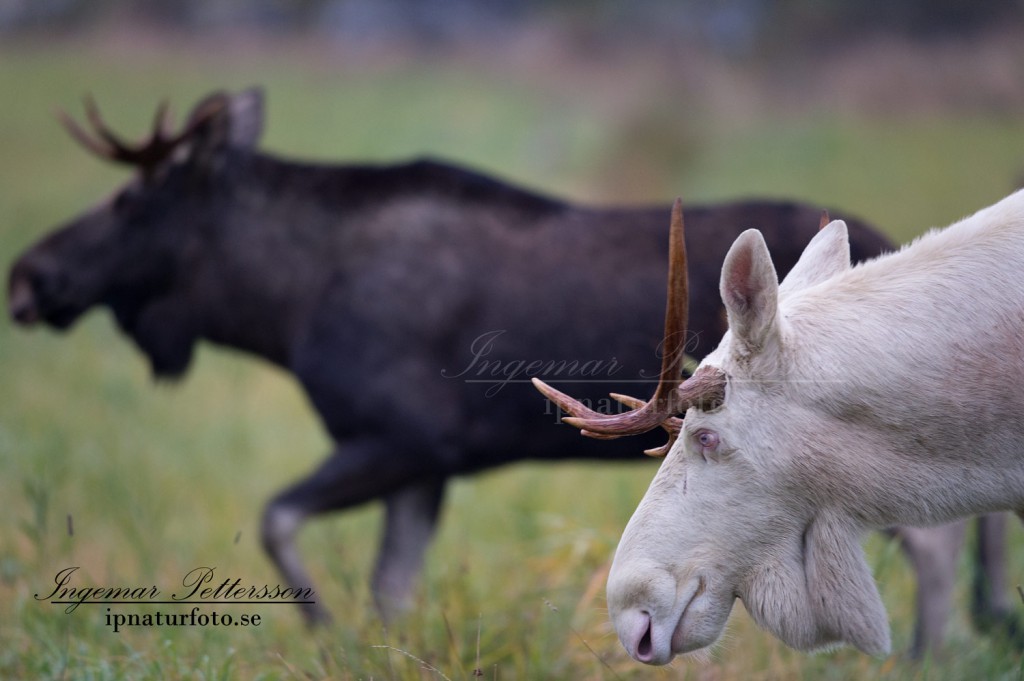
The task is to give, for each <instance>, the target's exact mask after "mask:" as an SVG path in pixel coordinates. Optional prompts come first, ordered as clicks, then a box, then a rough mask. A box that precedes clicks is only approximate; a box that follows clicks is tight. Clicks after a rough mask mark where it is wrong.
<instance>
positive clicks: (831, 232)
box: [779, 220, 850, 295]
mask: <svg viewBox="0 0 1024 681" xmlns="http://www.w3.org/2000/svg"><path fill="white" fill-rule="evenodd" d="M848 269H850V237H849V234H848V232H847V229H846V223H845V222H843V221H842V220H833V221H832V222H830V223H828V224H827V225H825V226H824V227H822V228H821V229H820V230H819V231H818V233H817V234H815V235H814V238H813V239H811V242H810V243H809V244H807V247H806V248H805V249H804V252H803V253H802V254H801V255H800V260H798V261H797V263H796V265H794V266H793V269H792V270H790V271H789V274H787V275H786V278H785V280H783V282H782V285H781V286H780V287H779V295H785V294H787V293H790V292H792V291H798V290H800V289H802V288H807V287H809V286H814V285H815V284H818V283H821V282H823V281H825V280H826V279H830V278H832V277H833V276H835V275H837V274H839V273H840V272H845V271H846V270H848Z"/></svg>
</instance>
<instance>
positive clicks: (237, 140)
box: [186, 87, 263, 163]
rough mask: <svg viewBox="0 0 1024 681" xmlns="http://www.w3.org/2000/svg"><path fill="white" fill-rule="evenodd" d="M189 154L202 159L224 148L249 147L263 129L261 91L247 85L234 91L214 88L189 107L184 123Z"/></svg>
mask: <svg viewBox="0 0 1024 681" xmlns="http://www.w3.org/2000/svg"><path fill="white" fill-rule="evenodd" d="M193 125H194V129H193V130H192V132H191V134H190V135H189V139H188V145H189V156H190V157H191V158H192V160H193V161H198V162H200V163H205V162H208V161H210V160H212V159H213V158H215V157H216V155H217V154H218V153H219V152H220V151H222V150H223V149H225V148H226V147H234V148H240V149H251V148H253V147H255V146H256V144H257V142H259V138H260V135H261V134H262V132H263V91H262V90H261V89H260V88H256V87H254V88H250V89H248V90H244V91H242V92H240V93H238V94H236V95H229V94H227V93H226V92H214V93H213V94H210V95H208V96H206V97H205V98H204V99H203V100H202V101H200V102H199V103H198V104H196V106H195V107H194V108H193V109H192V113H190V114H189V118H188V123H187V124H186V126H188V127H192V126H193Z"/></svg>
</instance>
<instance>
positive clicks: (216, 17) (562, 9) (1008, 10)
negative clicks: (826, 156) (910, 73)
mask: <svg viewBox="0 0 1024 681" xmlns="http://www.w3.org/2000/svg"><path fill="white" fill-rule="evenodd" d="M1022 9H1024V0H644V1H643V2H630V1H628V0H0V31H5V32H13V31H24V30H38V29H51V28H57V29H77V28H82V27H87V26H91V25H98V24H102V23H104V22H106V23H111V22H122V21H132V22H136V23H141V24H145V25H156V26H160V27H169V28H174V29H178V30H190V31H194V30H209V29H222V28H236V27H239V28H250V29H251V28H256V29H260V30H275V31H276V30H310V29H313V30H318V31H322V32H327V33H332V34H336V35H338V36H339V37H341V38H377V37H381V36H384V35H387V36H389V37H394V36H396V35H397V36H399V37H404V38H413V39H421V40H436V39H446V38H453V37H456V38H457V37H460V36H464V35H467V34H474V33H475V34H479V33H486V32H489V31H491V30H494V29H500V28H504V27H508V26H510V25H515V24H516V23H517V22H525V21H528V20H536V19H537V18H541V19H558V20H562V21H565V22H568V23H569V24H570V25H572V26H586V27H587V29H588V30H591V31H598V32H600V31H606V32H615V31H622V30H627V31H628V30H634V31H643V32H654V33H661V34H673V33H675V34H680V33H681V34H683V35H687V36H693V35H697V36H699V37H701V38H702V39H704V40H705V41H706V42H708V43H710V44H711V45H712V46H714V47H718V48H721V49H722V50H724V51H730V50H735V51H746V50H747V49H749V48H751V47H753V46H754V45H755V44H758V43H764V42H775V43H777V44H786V43H788V42H797V43H806V44H814V43H817V44H819V45H820V41H821V40H823V39H827V37H828V36H842V37H843V38H844V39H846V38H849V37H851V36H856V35H863V34H869V33H879V32H886V33H896V34H900V35H902V36H905V37H908V38H919V39H927V38H932V37H941V36H944V35H963V34H965V33H969V32H973V31H976V30H979V29H984V28H987V27H990V26H993V25H1003V24H1005V23H1007V22H1015V23H1019V22H1020V20H1021V18H1022ZM823 36H825V37H824V38H823Z"/></svg>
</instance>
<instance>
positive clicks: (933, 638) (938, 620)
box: [892, 521, 967, 659]
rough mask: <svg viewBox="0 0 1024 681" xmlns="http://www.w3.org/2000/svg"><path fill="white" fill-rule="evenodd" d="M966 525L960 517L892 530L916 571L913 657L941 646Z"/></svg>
mask: <svg viewBox="0 0 1024 681" xmlns="http://www.w3.org/2000/svg"><path fill="white" fill-rule="evenodd" d="M966 526H967V522H966V521H959V522H955V523H949V524H947V525H939V526H937V527H927V528H917V527H897V528H894V529H893V530H892V533H893V534H894V535H895V536H896V537H898V538H899V540H900V545H901V546H902V548H903V550H904V552H905V553H906V554H907V558H909V559H910V564H911V566H912V567H913V568H914V572H915V573H916V574H917V621H916V623H915V626H914V641H913V644H912V645H911V648H910V656H911V657H912V658H914V659H921V657H923V656H924V654H925V653H926V652H929V651H931V652H934V651H937V650H938V649H939V648H941V647H942V641H943V638H944V636H945V633H946V623H947V622H948V621H949V616H950V612H951V610H952V607H953V591H954V588H955V586H956V566H957V557H958V556H959V555H960V550H961V548H962V547H963V541H964V534H965V530H966Z"/></svg>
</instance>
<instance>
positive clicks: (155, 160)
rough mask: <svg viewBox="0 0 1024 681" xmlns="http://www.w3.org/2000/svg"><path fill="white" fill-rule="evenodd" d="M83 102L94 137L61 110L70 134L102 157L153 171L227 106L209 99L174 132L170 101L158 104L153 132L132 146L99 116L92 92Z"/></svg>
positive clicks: (58, 113)
mask: <svg viewBox="0 0 1024 681" xmlns="http://www.w3.org/2000/svg"><path fill="white" fill-rule="evenodd" d="M83 104H84V105H85V115H86V118H87V119H88V120H89V125H91V126H92V129H93V131H94V133H95V136H93V135H90V134H89V133H88V132H86V131H85V130H84V129H83V128H82V127H81V126H80V125H79V124H78V123H76V122H75V120H74V119H73V118H71V116H69V115H68V114H66V113H64V111H58V112H57V117H58V118H59V119H60V122H61V123H62V124H63V125H64V127H65V129H67V131H68V132H69V133H70V134H71V136H72V137H74V138H75V140H76V141H77V142H78V143H79V144H81V145H82V146H83V147H85V148H86V149H88V150H89V151H91V152H93V153H94V154H96V155H97V156H99V157H100V158H105V159H108V160H110V161H115V162H117V163H124V164H127V165H131V166H135V167H137V168H139V169H141V170H142V172H143V173H146V172H149V171H151V170H153V169H154V168H156V167H157V166H158V165H160V164H161V163H163V162H164V161H166V160H167V159H168V158H170V156H171V154H172V153H173V152H174V150H175V149H176V148H177V147H178V145H179V144H181V143H182V142H183V141H184V140H185V139H186V138H187V137H188V136H189V135H190V134H191V133H192V132H194V131H195V129H196V128H197V127H199V126H200V125H202V124H203V123H204V122H206V121H207V120H208V119H209V118H210V117H211V116H213V115H214V114H216V113H217V112H218V111H219V110H220V109H221V108H222V107H223V106H225V103H224V102H223V101H220V100H215V99H210V100H209V101H208V105H207V106H205V107H200V110H198V111H197V112H196V113H195V114H193V115H192V117H191V118H190V119H189V121H188V123H186V125H185V127H184V128H183V129H182V131H181V132H179V133H178V134H176V135H172V134H171V132H170V127H171V116H170V111H169V109H168V106H167V102H166V101H163V102H161V103H160V105H159V106H158V107H157V110H156V116H155V117H154V119H153V132H152V133H150V136H149V138H148V139H146V140H145V141H143V142H141V143H139V144H136V145H131V144H128V143H126V142H125V141H124V140H122V139H121V138H120V137H118V136H117V135H115V134H114V133H113V132H112V131H111V130H110V128H109V127H108V126H107V124H106V123H105V122H104V121H103V117H102V116H100V110H99V107H97V106H96V102H95V100H93V98H92V96H91V95H86V97H85V99H84V100H83Z"/></svg>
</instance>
